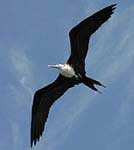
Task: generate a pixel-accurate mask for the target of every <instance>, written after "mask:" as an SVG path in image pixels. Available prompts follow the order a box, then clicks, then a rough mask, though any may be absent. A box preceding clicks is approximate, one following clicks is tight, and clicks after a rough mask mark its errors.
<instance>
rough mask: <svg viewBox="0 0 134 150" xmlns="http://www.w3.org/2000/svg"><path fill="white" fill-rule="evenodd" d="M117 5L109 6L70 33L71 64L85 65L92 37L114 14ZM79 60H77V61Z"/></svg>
mask: <svg viewBox="0 0 134 150" xmlns="http://www.w3.org/2000/svg"><path fill="white" fill-rule="evenodd" d="M115 6H116V4H114V5H111V6H108V7H106V8H104V9H102V10H100V11H98V12H97V13H95V14H93V15H92V16H90V17H88V18H86V19H85V20H83V21H82V22H80V23H79V24H78V25H77V26H75V27H74V28H72V29H71V31H70V32H69V37H70V43H71V55H70V58H69V60H68V63H69V64H74V63H76V62H79V63H80V64H83V65H85V57H86V55H87V50H88V43H89V38H90V36H91V35H92V34H93V33H94V32H95V31H96V30H97V29H98V28H99V27H100V26H101V25H102V24H103V23H104V22H105V21H107V20H108V19H109V18H110V17H111V15H112V14H113V10H114V9H115ZM76 59H77V60H76Z"/></svg>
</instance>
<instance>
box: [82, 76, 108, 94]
mask: <svg viewBox="0 0 134 150" xmlns="http://www.w3.org/2000/svg"><path fill="white" fill-rule="evenodd" d="M83 84H85V85H86V86H88V87H89V88H91V89H92V90H94V91H96V92H98V93H102V92H101V91H99V90H98V89H97V88H96V87H95V85H99V86H102V87H104V88H105V87H106V86H104V85H103V84H102V83H101V82H99V81H96V80H94V79H91V78H89V77H86V76H85V77H84V78H83Z"/></svg>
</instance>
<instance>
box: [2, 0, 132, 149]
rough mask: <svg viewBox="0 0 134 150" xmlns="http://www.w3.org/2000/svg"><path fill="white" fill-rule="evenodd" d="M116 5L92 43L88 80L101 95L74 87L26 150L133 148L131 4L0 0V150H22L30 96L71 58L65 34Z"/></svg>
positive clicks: (27, 138) (95, 0)
mask: <svg viewBox="0 0 134 150" xmlns="http://www.w3.org/2000/svg"><path fill="white" fill-rule="evenodd" d="M114 3H117V9H116V10H115V13H114V14H113V15H112V17H111V19H110V20H109V21H108V22H106V23H105V24H104V25H103V26H102V27H101V28H100V29H99V30H98V31H97V32H96V33H95V34H94V35H93V36H92V38H91V40H90V45H89V48H90V50H89V52H88V55H87V58H86V70H87V75H88V76H90V77H92V78H94V79H97V80H99V81H101V82H102V83H104V84H105V85H106V86H107V88H106V89H103V88H99V89H100V90H101V91H102V92H103V94H98V93H95V92H94V91H92V90H90V89H89V88H87V87H85V86H83V85H79V86H76V87H75V88H72V89H70V90H69V91H68V92H66V93H65V95H63V96H62V97H61V98H60V99H59V100H58V101H57V102H56V103H55V104H54V105H53V107H52V109H51V112H50V114H49V118H48V121H47V124H46V132H45V134H43V137H42V138H41V140H40V142H39V143H38V144H37V145H36V146H35V147H34V148H33V150H63V149H64V150H84V149H89V150H98V149H99V150H113V149H114V150H133V149H134V119H133V114H134V109H133V108H134V92H133V89H134V69H133V68H134V44H133V40H134V28H133V25H134V19H133V12H134V2H133V1H132V0H127V1H124V0H120V1H116V0H110V1H109V0H93V1H91V0H73V1H72V0H58V1H53V0H38V1H37V0H12V1H10V0H4V1H2V0H1V1H0V52H1V53H0V68H1V72H0V74H1V76H0V85H1V86H0V97H1V100H0V133H1V136H0V137H1V140H0V149H1V150H2V149H3V150H18V149H19V150H29V149H30V122H31V107H32V102H33V100H32V96H33V94H34V92H35V91H36V90H37V89H39V88H42V87H43V86H46V85H47V84H49V83H50V82H52V81H53V80H54V79H55V78H56V76H57V75H58V71H57V70H53V69H50V68H48V67H47V65H48V64H56V63H64V62H65V61H66V60H67V58H68V56H69V54H70V43H69V37H68V32H69V30H70V29H71V28H72V27H73V26H75V25H76V24H77V23H79V22H80V21H81V20H83V19H84V18H86V17H87V16H89V15H91V14H93V13H95V12H96V11H98V10H100V9H102V8H104V7H106V6H108V5H111V4H114Z"/></svg>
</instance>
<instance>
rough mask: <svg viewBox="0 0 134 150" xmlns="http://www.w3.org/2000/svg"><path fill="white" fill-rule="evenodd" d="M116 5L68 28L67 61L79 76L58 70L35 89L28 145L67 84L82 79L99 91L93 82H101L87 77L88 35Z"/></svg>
mask: <svg viewBox="0 0 134 150" xmlns="http://www.w3.org/2000/svg"><path fill="white" fill-rule="evenodd" d="M115 6H116V4H114V5H111V6H108V7H106V8H104V9H102V10H100V11H98V12H97V13H95V14H93V15H92V16H90V17H88V18H86V19H85V20H83V21H82V22H80V23H79V24H78V25H77V26H75V27H74V28H73V29H71V31H70V32H69V37H70V43H71V55H70V57H69V59H68V61H67V64H69V65H70V66H72V67H73V69H74V70H75V72H76V74H77V75H78V78H75V77H72V78H67V77H64V76H63V75H61V74H59V76H58V77H57V79H56V80H55V81H54V82H53V83H51V84H49V85H48V86H46V87H44V88H42V89H40V90H38V91H36V92H35V94H34V101H33V106H32V121H31V147H32V145H33V143H34V145H36V142H37V141H39V139H40V137H41V136H42V133H43V131H44V127H45V123H46V121H47V118H48V114H49V110H50V107H51V106H52V104H53V103H54V102H55V101H56V100H57V99H58V98H59V97H60V96H62V95H63V94H64V93H65V92H66V91H67V90H68V89H69V88H72V87H73V86H74V85H76V84H79V83H84V84H85V85H86V86H88V87H90V88H91V89H93V90H95V91H98V90H97V89H96V88H95V86H94V84H96V85H100V86H103V85H102V84H101V83H100V82H99V81H96V80H94V79H91V78H88V77H86V71H85V58H86V55H87V51H88V43H89V39H90V37H91V35H92V34H93V33H94V32H95V31H96V30H97V29H98V28H99V27H100V26H101V25H102V24H103V23H104V22H105V21H107V20H108V19H109V18H110V17H111V15H112V13H113V10H114V9H115Z"/></svg>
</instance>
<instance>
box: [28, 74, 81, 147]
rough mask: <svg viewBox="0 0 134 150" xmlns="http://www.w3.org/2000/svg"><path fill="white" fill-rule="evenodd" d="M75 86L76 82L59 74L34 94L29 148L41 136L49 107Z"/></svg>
mask: <svg viewBox="0 0 134 150" xmlns="http://www.w3.org/2000/svg"><path fill="white" fill-rule="evenodd" d="M75 84H78V82H76V81H74V80H71V79H68V78H66V77H64V76H62V75H61V74H60V75H59V76H58V78H57V79H56V80H55V81H54V82H53V83H51V84H49V85H48V86H46V87H44V88H42V89H40V90H38V91H37V92H35V95H34V101H33V106H32V121H31V147H32V145H33V143H34V145H36V142H37V141H39V139H40V137H41V136H42V133H43V130H44V126H45V122H46V121H47V117H48V113H49V110H50V107H51V105H52V104H53V103H54V102H55V101H56V100H57V99H58V98H59V97H60V96H62V95H63V94H64V92H66V90H67V89H68V88H71V87H73V86H74V85H75Z"/></svg>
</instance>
